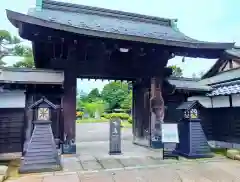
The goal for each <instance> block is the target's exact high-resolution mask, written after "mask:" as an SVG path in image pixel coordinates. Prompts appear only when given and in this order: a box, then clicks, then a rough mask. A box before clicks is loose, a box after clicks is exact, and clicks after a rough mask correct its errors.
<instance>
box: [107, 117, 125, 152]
mask: <svg viewBox="0 0 240 182" xmlns="http://www.w3.org/2000/svg"><path fill="white" fill-rule="evenodd" d="M121 153H122V152H121V120H120V119H119V118H113V119H111V120H110V128H109V154H110V155H116V154H121Z"/></svg>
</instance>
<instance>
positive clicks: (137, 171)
mask: <svg viewBox="0 0 240 182" xmlns="http://www.w3.org/2000/svg"><path fill="white" fill-rule="evenodd" d="M166 161H167V160H166ZM239 171H240V163H239V162H237V161H231V160H228V159H221V160H198V161H191V162H186V161H179V162H175V163H173V162H165V163H160V164H159V165H158V166H145V167H135V168H132V169H130V168H129V169H128V168H121V169H120V168H119V169H112V170H100V171H95V172H94V171H91V172H89V171H83V170H82V171H81V170H79V171H75V172H64V171H62V172H55V173H43V174H35V175H25V176H22V177H20V178H19V179H15V180H14V179H12V180H11V179H10V180H7V182H55V181H56V182H65V181H68V182H123V181H124V182H155V181H156V182H159V181H163V182H190V181H191V182H203V181H204V182H233V181H236V182H237V181H240V172H239Z"/></svg>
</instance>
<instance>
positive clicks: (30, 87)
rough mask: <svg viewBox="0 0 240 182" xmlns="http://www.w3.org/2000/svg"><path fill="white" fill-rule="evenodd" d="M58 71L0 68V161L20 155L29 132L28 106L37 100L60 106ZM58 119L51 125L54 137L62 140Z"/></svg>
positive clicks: (60, 89)
mask: <svg viewBox="0 0 240 182" xmlns="http://www.w3.org/2000/svg"><path fill="white" fill-rule="evenodd" d="M63 80H64V73H63V72H61V71H53V70H41V69H22V68H19V69H18V68H0V130H1V132H0V159H1V160H4V159H10V158H18V157H21V156H22V152H23V151H24V146H26V145H25V144H26V143H27V142H28V140H29V139H30V136H31V132H32V129H33V124H32V120H33V116H32V114H31V112H29V110H28V107H29V106H30V105H32V104H33V103H34V102H36V101H37V100H39V99H40V98H41V97H43V96H45V97H47V98H48V99H49V100H50V101H51V102H53V103H54V104H56V105H60V106H61V99H62V91H63V88H62V83H63ZM59 126H61V121H60V120H56V119H55V120H54V121H53V123H52V128H53V133H54V137H55V138H62V137H63V136H60V135H61V134H60V133H61V132H60V131H59V130H60V128H61V127H59Z"/></svg>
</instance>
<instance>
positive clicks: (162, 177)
mask: <svg viewBox="0 0 240 182" xmlns="http://www.w3.org/2000/svg"><path fill="white" fill-rule="evenodd" d="M139 171H140V173H141V174H142V175H143V176H144V178H145V179H146V180H147V181H150V182H159V181H164V182H165V181H166V182H181V181H182V180H181V178H180V176H179V175H178V174H177V173H176V171H174V170H173V169H170V168H166V167H160V168H155V169H141V170H139Z"/></svg>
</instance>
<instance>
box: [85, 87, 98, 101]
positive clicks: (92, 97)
mask: <svg viewBox="0 0 240 182" xmlns="http://www.w3.org/2000/svg"><path fill="white" fill-rule="evenodd" d="M100 98H101V95H100V93H99V90H98V89H97V88H94V89H92V90H91V91H90V92H89V94H88V96H87V99H88V102H94V101H96V100H99V99H100Z"/></svg>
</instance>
